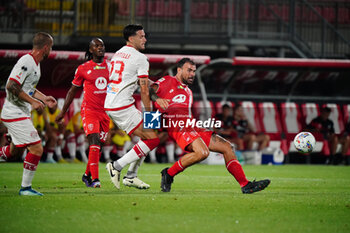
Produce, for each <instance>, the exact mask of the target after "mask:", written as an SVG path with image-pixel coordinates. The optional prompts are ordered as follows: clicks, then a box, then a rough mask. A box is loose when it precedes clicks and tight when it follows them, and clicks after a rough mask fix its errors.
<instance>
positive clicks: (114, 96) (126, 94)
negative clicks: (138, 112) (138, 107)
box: [105, 45, 149, 110]
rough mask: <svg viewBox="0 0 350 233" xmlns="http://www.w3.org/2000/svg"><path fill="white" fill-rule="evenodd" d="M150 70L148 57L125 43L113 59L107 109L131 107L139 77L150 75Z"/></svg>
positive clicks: (106, 102) (106, 103)
mask: <svg viewBox="0 0 350 233" xmlns="http://www.w3.org/2000/svg"><path fill="white" fill-rule="evenodd" d="M135 67H138V68H137V69H135ZM148 70H149V63H148V60H147V57H146V56H145V55H144V54H142V53H141V52H139V51H138V50H137V49H135V48H134V47H132V46H129V45H125V46H124V47H122V48H121V49H120V50H118V51H117V52H116V53H115V54H114V56H113V57H112V60H111V65H110V76H109V79H110V82H109V84H108V86H107V97H106V101H105V109H108V110H117V109H123V108H128V107H130V106H131V105H132V104H133V103H134V101H135V100H134V98H133V97H132V95H133V94H134V92H135V90H136V89H137V87H138V84H137V82H138V79H139V78H145V77H148Z"/></svg>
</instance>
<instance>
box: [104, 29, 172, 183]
mask: <svg viewBox="0 0 350 233" xmlns="http://www.w3.org/2000/svg"><path fill="white" fill-rule="evenodd" d="M123 35H124V39H125V40H126V45H125V46H124V47H122V48H121V49H119V50H118V51H117V52H116V53H115V54H114V56H113V57H112V60H111V65H110V69H109V70H110V72H109V80H110V82H109V84H108V86H107V96H106V100H105V105H104V107H105V111H106V112H107V115H108V116H109V117H110V118H111V119H112V120H113V121H114V123H115V124H116V125H117V126H118V127H119V128H120V129H122V130H124V131H125V132H126V133H128V134H132V133H133V134H134V135H136V136H139V137H140V138H141V139H140V141H139V142H138V143H136V144H135V146H134V147H133V148H132V149H131V150H130V151H129V152H128V153H126V154H125V155H124V156H123V157H122V158H120V159H118V160H117V161H114V162H113V163H107V166H106V168H107V170H108V172H109V174H110V176H111V180H112V182H113V184H114V185H115V187H116V188H117V189H119V188H120V172H121V170H122V169H123V168H124V167H125V166H126V165H128V164H130V163H133V164H132V165H131V166H130V168H129V171H128V173H127V175H126V176H125V177H124V179H123V183H124V185H126V186H131V187H136V188H140V189H147V188H149V187H150V186H149V185H148V184H146V183H144V182H143V181H141V180H140V179H139V178H137V169H138V167H139V166H140V164H141V163H142V161H143V160H144V158H145V156H146V155H147V154H148V153H149V152H150V151H151V150H153V149H154V148H155V147H157V145H158V144H159V139H158V137H157V134H156V133H155V132H154V131H153V130H150V129H144V128H143V124H142V123H143V119H142V113H141V112H140V111H139V110H137V109H136V107H135V105H134V102H135V100H134V98H133V97H132V95H133V93H134V91H135V90H136V89H137V87H138V85H140V88H141V101H142V103H143V105H144V106H145V109H146V111H150V109H151V100H150V98H149V83H148V82H149V80H148V70H149V63H148V60H147V57H146V56H145V55H144V54H142V53H141V52H140V51H142V50H144V49H145V43H146V41H147V40H146V35H145V32H144V30H143V27H142V26H141V25H135V24H131V25H127V26H126V27H125V28H124V30H123ZM156 102H157V103H158V104H159V105H160V106H161V107H162V108H167V106H168V100H165V99H161V98H159V99H157V101H156Z"/></svg>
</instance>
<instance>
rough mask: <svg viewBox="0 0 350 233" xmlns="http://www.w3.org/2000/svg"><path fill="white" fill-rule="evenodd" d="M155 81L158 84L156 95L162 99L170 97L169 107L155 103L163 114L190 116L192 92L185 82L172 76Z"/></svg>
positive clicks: (179, 116) (177, 116)
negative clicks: (165, 107) (164, 108)
mask: <svg viewBox="0 0 350 233" xmlns="http://www.w3.org/2000/svg"><path fill="white" fill-rule="evenodd" d="M155 83H156V84H158V86H159V88H158V91H157V95H158V96H159V97H160V98H163V99H170V103H169V107H168V108H167V109H166V110H163V109H161V108H160V107H159V105H158V104H155V106H156V108H157V109H159V110H160V111H161V112H162V113H163V115H164V114H167V115H169V116H174V118H192V113H191V107H192V103H193V94H192V91H191V89H189V88H188V86H187V85H186V84H183V83H181V82H180V81H179V80H177V79H176V77H172V76H165V77H163V78H160V79H159V80H157V81H156V82H155ZM171 118H172V117H171Z"/></svg>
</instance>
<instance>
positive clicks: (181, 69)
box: [150, 58, 270, 193]
mask: <svg viewBox="0 0 350 233" xmlns="http://www.w3.org/2000/svg"><path fill="white" fill-rule="evenodd" d="M195 71H196V65H195V63H194V62H193V61H192V60H190V59H189V58H183V59H181V60H180V61H179V62H178V64H177V74H176V75H175V77H172V76H165V77H163V78H161V79H159V80H158V81H157V82H155V83H154V84H152V86H151V88H150V96H151V98H152V100H153V101H155V100H156V99H157V98H164V99H170V103H169V106H168V108H167V109H166V110H163V109H162V108H159V107H158V106H157V104H155V105H156V107H157V108H158V109H159V110H160V112H162V113H163V114H162V117H163V118H164V119H165V121H163V122H166V124H167V127H168V129H167V131H168V134H169V136H170V137H171V138H173V139H174V140H175V141H176V142H177V143H178V145H179V146H180V147H181V148H182V149H183V150H185V151H189V153H187V154H185V155H184V156H183V157H181V159H180V160H179V161H177V162H176V163H174V164H173V166H172V167H170V168H165V169H163V170H162V172H161V174H162V180H161V189H162V191H163V192H169V191H170V189H171V184H172V183H173V179H174V176H175V175H177V174H178V173H180V172H182V171H183V170H185V169H186V168H187V167H189V166H191V165H193V164H195V163H198V162H200V161H202V160H204V159H206V158H207V157H208V155H209V151H214V152H219V153H222V154H223V155H224V159H225V163H226V168H227V170H228V171H229V172H230V173H231V174H232V175H233V176H234V177H235V179H236V180H237V182H238V183H239V184H240V186H241V189H242V192H243V193H253V192H257V191H260V190H263V189H264V188H266V187H267V186H268V185H269V184H270V180H261V181H252V182H250V181H248V180H247V178H246V176H245V174H244V171H243V169H242V166H241V164H240V163H239V162H238V160H237V157H236V155H235V148H234V146H233V145H232V144H231V143H230V142H229V141H227V140H226V139H224V138H222V137H221V136H219V135H217V134H215V133H214V132H213V131H209V130H207V129H204V128H198V127H196V126H194V127H193V126H188V125H187V126H186V124H187V123H188V122H193V121H194V120H195V119H193V117H192V114H191V107H192V103H193V96H192V91H191V90H190V89H189V88H188V85H190V84H192V83H193V81H194V77H195ZM180 122H184V124H182V125H181V123H180ZM163 127H164V125H163Z"/></svg>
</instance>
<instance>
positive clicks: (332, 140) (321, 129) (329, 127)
mask: <svg viewBox="0 0 350 233" xmlns="http://www.w3.org/2000/svg"><path fill="white" fill-rule="evenodd" d="M331 112H332V110H331V109H330V108H328V107H324V108H322V109H321V114H320V115H319V116H318V117H316V118H314V119H313V120H312V121H311V122H310V124H309V125H308V126H307V129H308V130H309V131H310V132H312V133H313V134H315V137H316V138H317V137H319V135H322V137H323V138H324V139H325V140H327V141H328V143H329V147H330V148H329V149H330V156H329V158H328V159H327V161H326V163H327V164H337V163H338V161H337V159H336V157H335V155H336V152H337V146H338V143H340V144H342V146H343V150H342V152H341V154H342V157H345V154H346V152H347V147H348V146H347V145H346V144H347V143H346V142H347V140H346V138H347V137H341V138H340V139H339V137H338V136H337V135H336V134H335V133H334V123H333V121H332V120H331V119H329V116H330V114H331Z"/></svg>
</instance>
